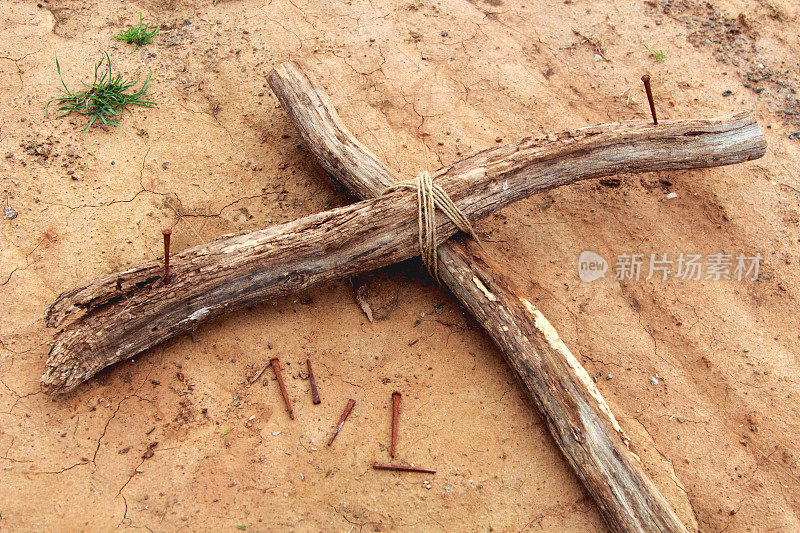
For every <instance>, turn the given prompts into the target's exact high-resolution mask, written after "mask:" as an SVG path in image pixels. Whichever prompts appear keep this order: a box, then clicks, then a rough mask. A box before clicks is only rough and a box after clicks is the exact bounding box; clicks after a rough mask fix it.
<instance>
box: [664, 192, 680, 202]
mask: <svg viewBox="0 0 800 533" xmlns="http://www.w3.org/2000/svg"><path fill="white" fill-rule="evenodd" d="M677 197H678V193H676V192H671V193H669V194H668V195H667V200H672V199H673V198H677Z"/></svg>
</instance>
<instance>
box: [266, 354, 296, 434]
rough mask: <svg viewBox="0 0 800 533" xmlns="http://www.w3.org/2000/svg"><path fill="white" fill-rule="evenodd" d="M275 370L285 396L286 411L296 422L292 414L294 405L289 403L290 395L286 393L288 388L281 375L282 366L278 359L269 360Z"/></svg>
mask: <svg viewBox="0 0 800 533" xmlns="http://www.w3.org/2000/svg"><path fill="white" fill-rule="evenodd" d="M269 362H270V364H271V365H272V368H273V370H275V377H276V378H278V386H279V387H280V388H281V394H283V402H284V403H285V404H286V410H287V411H288V412H289V418H291V419H292V420H294V413H293V412H292V403H291V402H290V401H289V394H287V392H286V386H285V385H284V384H283V376H282V375H281V365H280V363H279V362H278V358H277V357H273V358H272V359H270V360H269Z"/></svg>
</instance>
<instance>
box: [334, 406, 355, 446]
mask: <svg viewBox="0 0 800 533" xmlns="http://www.w3.org/2000/svg"><path fill="white" fill-rule="evenodd" d="M355 404H356V401H355V400H354V399H352V398H350V399H349V400H348V401H347V407H345V408H344V412H343V413H342V417H341V418H340V419H339V423H338V424H337V425H336V429H335V430H334V431H333V435H331V438H330V440H329V441H328V446H330V445H331V444H333V439H335V438H336V435H338V434H339V430H341V429H342V426H343V425H344V421H345V420H347V417H348V416H350V411H352V410H353V406H354V405H355Z"/></svg>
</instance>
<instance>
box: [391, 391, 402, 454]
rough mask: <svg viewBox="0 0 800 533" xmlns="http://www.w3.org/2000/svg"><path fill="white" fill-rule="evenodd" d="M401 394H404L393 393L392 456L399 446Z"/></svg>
mask: <svg viewBox="0 0 800 533" xmlns="http://www.w3.org/2000/svg"><path fill="white" fill-rule="evenodd" d="M400 396H402V395H401V394H400V393H399V392H397V391H394V392H393V393H392V449H391V454H392V458H394V450H395V448H396V447H397V419H398V415H399V414H400Z"/></svg>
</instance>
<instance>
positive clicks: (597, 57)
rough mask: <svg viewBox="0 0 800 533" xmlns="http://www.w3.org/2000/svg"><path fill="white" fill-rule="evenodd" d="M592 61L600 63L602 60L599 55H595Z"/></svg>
mask: <svg viewBox="0 0 800 533" xmlns="http://www.w3.org/2000/svg"><path fill="white" fill-rule="evenodd" d="M594 60H595V61H602V60H603V56H601V55H600V54H595V55H594Z"/></svg>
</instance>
